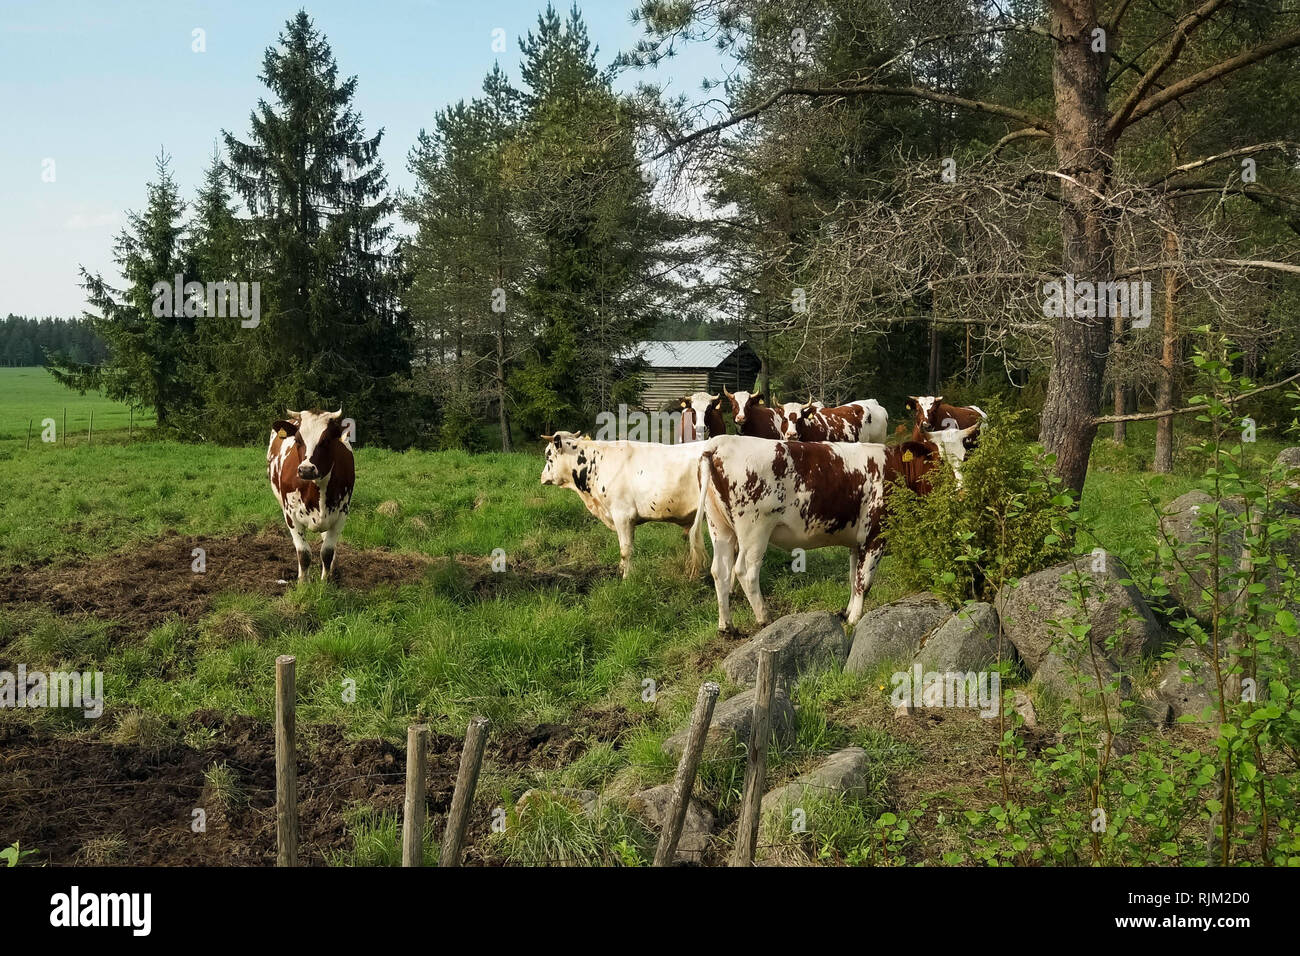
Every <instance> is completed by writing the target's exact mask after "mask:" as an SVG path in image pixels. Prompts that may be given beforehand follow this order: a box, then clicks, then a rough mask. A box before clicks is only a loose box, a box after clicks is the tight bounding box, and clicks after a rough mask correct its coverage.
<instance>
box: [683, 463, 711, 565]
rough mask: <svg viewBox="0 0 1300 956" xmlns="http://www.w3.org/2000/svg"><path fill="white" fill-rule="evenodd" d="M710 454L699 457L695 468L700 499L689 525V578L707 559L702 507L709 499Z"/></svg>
mask: <svg viewBox="0 0 1300 956" xmlns="http://www.w3.org/2000/svg"><path fill="white" fill-rule="evenodd" d="M712 454H713V452H712V450H709V451H706V452H704V454H702V455H700V460H699V464H698V466H697V467H698V475H699V479H700V497H699V501H698V502H697V503H696V505H695V520H694V521H693V522H692V523H691V534H690V542H691V557H690V560H689V561H688V562H687V565H686V573H687V574H688V575H689V576H690V577H696V576H697V575H699V573H700V571H701V570H702V569H703V567H704V566H705V564H706V563H707V561H708V557H709V555H708V553H707V552H706V551H705V550H704V506H705V502H706V501H707V500H708V497H709V477H710V473H711V470H712V469H711V464H710V460H709V456H711V455H712Z"/></svg>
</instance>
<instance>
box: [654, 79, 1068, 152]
mask: <svg viewBox="0 0 1300 956" xmlns="http://www.w3.org/2000/svg"><path fill="white" fill-rule="evenodd" d="M791 96H803V97H808V98H810V99H816V98H819V97H841V96H904V97H912V98H914V99H921V100H929V101H931V102H934V103H945V104H947V105H949V106H959V107H962V108H963V109H968V110H973V111H975V112H977V113H988V114H990V115H991V116H1001V117H1003V118H1004V119H1012V120H1015V121H1017V122H1019V123H1022V124H1024V125H1025V126H1028V127H1032V128H1033V129H1037V130H1042V131H1043V132H1044V133H1048V134H1051V133H1054V132H1055V128H1054V127H1053V126H1052V124H1051V123H1050V122H1049V121H1048V120H1045V119H1041V118H1039V117H1037V116H1035V115H1034V114H1032V113H1027V112H1025V111H1024V110H1018V109H1015V108H1014V107H1010V106H1003V105H1002V104H1000V103H990V102H987V101H985V100H972V99H969V98H968V97H965V96H956V95H954V94H952V93H940V92H939V91H937V90H927V89H926V88H925V87H921V86H884V85H882V84H879V83H861V84H856V85H853V86H803V87H801V86H791V87H786V88H785V89H781V90H777V91H776V92H775V93H773V94H771V95H770V96H768V97H767V98H766V99H764V100H763V101H762V102H760V103H758V104H757V105H755V106H751V107H750V108H749V109H747V110H741V111H740V112H739V113H733V114H732V115H731V116H728V117H727V118H726V119H724V120H719V121H718V122H716V123H710V124H709V125H708V126H703V127H701V128H700V129H697V130H695V131H694V132H691V133H687V134H686V135H685V136H682V137H679V138H678V139H675V140H672V141H671V142H669V144H668V145H667V146H665V147H664V148H663V149H661V150H660V151H659V152H658V153H656V154H655V155H654V156H652V157H651V159H652V160H654V159H661V158H663V157H664V156H667V155H668V154H669V153H672V152H676V151H677V150H678V149H680V148H681V147H683V146H686V145H689V144H690V143H693V142H694V141H695V140H697V139H700V138H701V137H704V136H708V135H710V134H712V133H718V132H721V131H722V130H724V129H728V128H729V127H732V126H735V125H737V124H739V123H743V122H745V121H747V120H751V119H753V118H754V117H756V116H758V115H759V114H761V113H763V112H765V111H766V110H768V109H770V108H771V107H772V106H774V105H776V104H777V103H778V102H780V101H781V100H783V99H785V98H787V97H791Z"/></svg>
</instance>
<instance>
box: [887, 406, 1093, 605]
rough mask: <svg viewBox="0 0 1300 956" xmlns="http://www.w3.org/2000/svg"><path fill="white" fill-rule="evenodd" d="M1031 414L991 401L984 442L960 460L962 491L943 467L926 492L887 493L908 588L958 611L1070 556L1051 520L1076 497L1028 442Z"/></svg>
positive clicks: (890, 531)
mask: <svg viewBox="0 0 1300 956" xmlns="http://www.w3.org/2000/svg"><path fill="white" fill-rule="evenodd" d="M1026 414H1027V413H1025V412H1006V411H1003V410H1002V409H1001V408H999V407H998V406H996V405H992V403H990V409H989V421H988V422H987V423H986V424H985V425H984V426H983V427H982V428H981V429H980V435H979V445H978V447H977V448H976V449H975V450H974V451H972V452H970V453H969V454H968V455H967V457H966V461H965V462H963V463H962V466H961V472H962V487H961V488H960V489H958V488H957V487H956V481H955V478H954V475H953V473H952V470H951V469H950V468H948V467H947V466H946V465H945V466H944V467H943V468H941V469H940V470H939V472H938V473H937V474H936V480H935V481H934V482H933V490H932V491H931V493H930V494H928V495H925V496H918V495H916V494H914V493H913V492H911V491H909V490H908V489H907V488H905V487H902V486H898V487H895V488H893V489H891V490H890V492H889V513H888V516H887V518H886V519H885V535H886V540H887V542H888V544H887V546H888V548H889V553H890V555H891V556H892V558H893V568H894V573H895V574H897V575H899V576H900V578H901V580H902V582H903V585H904V587H905V588H906V589H907V590H909V591H911V590H930V591H933V592H935V593H936V594H939V595H941V596H942V597H944V598H945V599H947V600H948V601H949V602H951V603H952V604H953V605H954V606H956V605H958V604H961V603H962V602H963V601H966V600H968V599H974V600H980V601H986V600H989V599H990V598H991V596H992V593H993V591H995V590H996V587H997V584H998V582H1000V581H1003V580H1006V579H1008V578H1013V577H1020V576H1022V575H1025V574H1028V573H1030V572H1032V571H1036V570H1039V569H1040V568H1044V567H1048V566H1050V565H1052V564H1055V563H1057V562H1059V561H1061V560H1062V559H1063V558H1064V557H1065V556H1066V555H1067V554H1068V553H1069V550H1068V547H1067V545H1066V541H1065V539H1064V538H1062V536H1060V535H1059V534H1056V533H1054V532H1053V523H1054V522H1055V521H1057V520H1058V519H1060V518H1061V517H1062V516H1063V515H1065V514H1066V513H1068V511H1069V509H1070V508H1071V505H1072V499H1071V498H1070V497H1069V496H1068V495H1066V494H1064V493H1063V492H1062V491H1061V490H1060V488H1059V485H1058V483H1057V481H1056V480H1055V479H1054V478H1053V477H1051V476H1049V475H1047V474H1045V471H1046V468H1047V462H1046V460H1045V459H1044V458H1043V457H1042V455H1041V452H1040V450H1039V449H1037V448H1036V447H1035V446H1031V445H1026V444H1025V442H1024V439H1023V437H1022V431H1023V427H1024V419H1025V416H1026ZM932 474H935V473H932Z"/></svg>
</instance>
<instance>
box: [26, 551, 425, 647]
mask: <svg viewBox="0 0 1300 956" xmlns="http://www.w3.org/2000/svg"><path fill="white" fill-rule="evenodd" d="M195 548H202V549H203V552H204V555H203V561H204V571H203V573H201V574H200V573H196V572H195V571H194V570H193V562H194V561H195V555H194V549H195ZM296 560H297V559H296V558H295V556H294V551H293V543H292V542H291V541H290V540H289V537H288V534H287V533H284V534H275V533H273V532H270V531H261V532H259V533H257V534H245V535H237V536H235V537H227V538H205V537H196V536H192V535H179V534H172V535H168V536H166V537H163V538H160V539H158V540H157V541H153V542H150V543H149V544H147V545H145V546H143V547H140V548H134V549H130V550H127V551H121V552H118V553H116V554H112V555H106V556H103V557H96V558H89V559H85V560H82V561H77V562H65V563H60V564H48V565H44V566H37V567H27V568H18V569H11V570H7V571H4V572H0V604H6V605H10V604H24V603H29V604H38V605H40V606H42V607H45V608H47V609H49V610H52V611H54V612H55V613H57V614H90V615H93V616H95V617H98V618H102V619H107V620H113V621H115V622H117V624H118V625H119V626H121V627H123V628H125V629H126V630H127V631H148V630H150V629H152V628H154V627H156V626H157V625H158V624H160V623H162V622H163V621H164V620H166V619H167V618H169V617H172V616H178V617H181V618H186V619H193V618H197V617H199V616H201V615H203V614H205V613H207V611H208V610H210V609H211V606H212V601H213V598H215V597H216V595H218V594H221V593H224V592H230V591H234V592H238V593H242V594H265V595H267V596H268V597H275V596H278V595H280V594H283V593H284V592H285V591H286V590H287V589H288V588H289V587H290V586H291V585H287V584H281V583H279V582H280V581H296V579H297V575H298V570H297V563H296ZM429 563H430V559H429V558H428V557H426V556H425V555H421V554H407V553H397V552H392V551H383V550H379V549H374V548H367V549H360V548H350V547H348V545H347V542H346V541H345V542H344V543H343V544H342V545H341V546H340V547H339V552H338V559H337V562H336V564H335V572H336V574H337V579H336V583H337V584H338V586H339V587H342V588H347V589H349V590H354V591H369V590H372V589H373V588H376V587H378V586H380V585H381V584H405V583H410V582H412V581H418V580H420V579H421V577H423V575H424V572H425V569H426V568H427V567H428V565H429ZM312 570H313V571H314V572H315V573H316V574H319V573H320V565H319V564H315V565H313V568H312Z"/></svg>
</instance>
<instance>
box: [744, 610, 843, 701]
mask: <svg viewBox="0 0 1300 956" xmlns="http://www.w3.org/2000/svg"><path fill="white" fill-rule="evenodd" d="M764 649H767V650H771V651H775V652H776V660H775V661H774V664H775V668H776V675H777V679H778V680H781V681H784V682H786V683H789V682H791V681H793V680H794V679H795V678H796V677H798V675H799V674H800V673H803V672H805V671H811V670H815V669H817V668H818V667H819V666H825V665H839V664H843V663H844V659H845V657H846V656H847V655H848V640H847V639H846V638H845V635H844V625H843V624H842V623H841V622H840V619H839V618H838V617H836V616H835V615H834V614H829V613H827V612H825V611H813V612H809V613H805V614H787V615H786V616H785V617H782V618H779V619H778V620H776V621H773V622H772V623H771V624H769V625H768V626H767V627H765V628H763V629H762V630H761V631H759V632H758V633H757V634H755V635H754V637H753V638H752V639H751V640H749V641H746V642H745V643H744V644H742V645H740V647H737V648H736V649H735V650H734V651H732V652H731V653H730V654H728V655H727V657H726V660H724V661H723V662H722V669H723V671H724V672H726V675H727V677H728V678H730V679H731V680H732V681H733V682H735V683H737V684H744V685H749V684H753V683H754V682H755V680H756V679H757V678H758V655H759V652H760V651H761V650H764Z"/></svg>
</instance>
